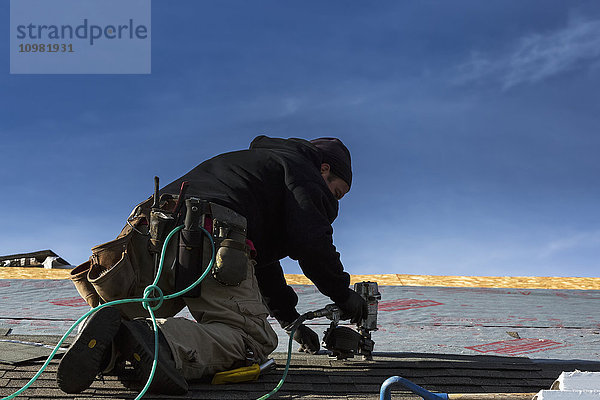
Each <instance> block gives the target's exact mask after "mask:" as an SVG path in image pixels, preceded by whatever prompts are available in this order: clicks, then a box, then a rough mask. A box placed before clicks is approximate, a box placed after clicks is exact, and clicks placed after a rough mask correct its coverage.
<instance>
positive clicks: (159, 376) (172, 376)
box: [115, 323, 188, 394]
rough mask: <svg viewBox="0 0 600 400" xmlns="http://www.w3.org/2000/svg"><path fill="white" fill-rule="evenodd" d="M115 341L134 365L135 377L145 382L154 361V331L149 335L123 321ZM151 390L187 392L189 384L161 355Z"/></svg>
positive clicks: (163, 392) (165, 392) (167, 392)
mask: <svg viewBox="0 0 600 400" xmlns="http://www.w3.org/2000/svg"><path fill="white" fill-rule="evenodd" d="M115 343H116V344H117V347H118V349H119V351H120V352H121V355H122V356H124V357H125V359H126V360H129V361H130V362H131V364H132V365H133V368H134V371H135V378H137V379H138V380H140V381H141V383H142V384H145V382H146V381H147V380H148V377H149V376H150V372H151V371H152V363H153V362H154V333H153V332H151V335H150V336H148V335H147V332H142V331H141V330H140V329H138V327H137V326H136V325H135V324H134V323H123V324H121V328H120V329H119V333H118V334H117V336H116V338H115ZM159 354H160V351H159ZM150 391H151V392H153V393H162V394H186V393H187V391H188V384H187V381H186V380H185V378H184V377H183V376H182V375H181V374H180V373H179V372H178V371H177V370H176V369H175V368H174V366H173V367H169V366H168V365H167V362H165V361H164V360H162V359H161V358H160V356H159V358H158V364H157V365H156V371H155V373H154V378H153V380H152V383H151V385H150Z"/></svg>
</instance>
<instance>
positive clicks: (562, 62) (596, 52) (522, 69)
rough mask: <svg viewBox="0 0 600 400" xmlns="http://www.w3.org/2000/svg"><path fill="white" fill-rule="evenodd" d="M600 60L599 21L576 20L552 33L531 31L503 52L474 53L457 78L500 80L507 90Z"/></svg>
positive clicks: (460, 69) (592, 64)
mask: <svg viewBox="0 0 600 400" xmlns="http://www.w3.org/2000/svg"><path fill="white" fill-rule="evenodd" d="M599 61H600V20H581V19H573V20H571V21H570V22H569V24H568V25H567V26H566V27H565V28H563V29H560V30H557V31H555V32H552V33H549V34H545V35H543V34H539V33H536V34H531V35H527V36H524V37H522V38H520V39H519V40H517V41H516V43H514V44H513V45H512V46H509V50H508V51H506V52H504V53H503V54H491V53H480V52H474V53H472V54H471V58H470V60H469V61H467V62H466V63H464V64H462V65H460V66H459V67H458V75H457V76H456V77H455V79H454V81H455V83H458V84H466V83H471V82H476V81H482V80H492V81H499V82H500V84H501V85H502V87H503V88H504V89H508V88H511V87H514V86H516V85H519V84H523V83H529V84H531V83H536V82H539V81H542V80H544V79H547V78H549V77H552V76H556V75H559V74H561V73H564V72H566V71H569V70H574V69H584V68H592V67H593V66H594V65H597V63H598V62H599Z"/></svg>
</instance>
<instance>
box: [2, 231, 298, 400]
mask: <svg viewBox="0 0 600 400" xmlns="http://www.w3.org/2000/svg"><path fill="white" fill-rule="evenodd" d="M182 228H183V225H180V226H178V227H176V228H175V229H173V230H172V231H171V232H170V233H169V234H168V235H167V238H166V239H165V243H164V244H163V248H162V253H161V255H160V263H159V265H158V271H157V273H156V277H155V278H154V282H152V285H149V286H147V287H146V289H145V290H144V297H142V298H139V299H123V300H114V301H110V302H108V303H104V304H101V305H99V306H97V307H95V308H92V309H91V310H89V311H88V312H86V313H85V314H83V315H82V316H81V317H79V319H78V320H77V321H75V323H74V324H73V325H71V327H70V328H69V329H68V330H67V332H65V334H64V335H63V336H62V338H61V339H60V340H59V341H58V343H57V344H56V347H54V350H52V352H51V353H50V355H49V356H48V359H47V360H46V362H45V363H44V365H42V367H41V368H40V369H39V371H38V372H37V373H36V374H35V375H34V376H33V378H31V379H30V380H29V382H27V383H26V384H25V386H23V387H22V388H21V389H19V390H17V391H16V392H15V393H13V394H11V395H9V396H7V397H3V398H2V399H0V400H12V399H14V398H15V397H17V396H18V395H20V394H21V393H23V392H24V391H25V390H27V388H29V386H31V385H32V384H33V383H34V382H35V381H36V380H37V379H38V378H39V377H40V375H41V374H42V372H44V370H45V369H46V367H48V364H50V361H51V360H52V359H53V358H54V356H55V355H56V353H57V352H58V349H59V348H60V346H61V345H62V344H63V342H64V341H65V339H66V338H67V336H69V335H70V334H71V332H73V330H74V329H75V328H76V327H77V325H79V324H80V323H81V322H83V321H84V320H85V319H86V318H87V317H88V316H90V315H91V314H93V313H95V312H96V311H98V310H101V309H103V308H104V307H109V306H113V305H117V304H125V303H143V304H142V307H144V308H145V309H146V310H148V313H149V314H150V318H152V327H153V330H154V361H153V362H152V370H151V371H150V376H149V377H148V381H147V382H146V385H145V386H144V388H143V389H142V391H141V392H140V393H139V394H138V395H137V397H136V398H135V399H134V400H139V399H141V398H142V397H143V396H144V395H145V394H146V392H147V391H148V389H149V388H150V385H151V384H152V380H153V379H154V374H155V372H156V366H157V365H158V325H157V324H156V318H155V317H154V311H155V310H158V309H159V308H160V306H161V305H162V304H163V301H164V300H169V299H172V298H175V297H178V296H181V295H184V294H185V293H187V292H189V291H190V290H192V289H193V288H194V287H196V286H197V285H198V284H200V282H202V280H203V279H204V278H205V277H206V275H207V274H208V272H209V271H210V270H211V269H212V266H213V264H214V263H215V254H216V252H215V242H214V241H213V239H212V237H211V235H210V233H209V232H208V231H207V230H206V229H204V228H202V227H200V229H202V231H203V232H204V233H205V234H206V235H207V236H208V238H209V239H210V244H211V246H212V258H211V260H210V263H209V264H208V266H207V267H206V270H205V271H204V273H203V274H202V275H201V276H200V278H198V279H197V280H196V281H195V282H194V283H192V284H191V285H190V286H188V287H187V288H185V289H183V290H180V291H179V292H177V293H173V294H169V295H166V296H165V295H163V292H162V290H161V289H160V288H159V287H158V280H159V278H160V274H161V273H162V269H163V263H164V256H165V253H166V248H167V245H168V243H169V241H170V240H171V238H172V237H173V235H175V233H177V232H179V231H180V230H181V229H182ZM154 292H157V293H158V296H157V297H150V295H151V294H152V295H154ZM154 301H158V303H157V304H156V305H154V306H150V304H149V303H150V302H154ZM294 330H295V329H292V331H291V332H290V340H289V344H288V356H287V362H286V365H285V370H284V372H283V376H282V377H281V380H280V381H279V383H278V384H277V386H276V387H275V388H274V389H273V390H272V391H271V392H270V393H267V394H265V395H264V396H262V397H260V398H259V399H257V400H265V399H268V398H269V397H271V396H272V395H274V394H275V393H277V391H279V389H280V388H281V386H282V385H283V383H284V381H285V378H286V377H287V373H288V369H289V367H290V360H291V358H292V338H293V336H294Z"/></svg>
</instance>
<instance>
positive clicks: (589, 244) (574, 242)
mask: <svg viewBox="0 0 600 400" xmlns="http://www.w3.org/2000/svg"><path fill="white" fill-rule="evenodd" d="M599 247H600V231H591V232H579V233H576V234H573V235H570V236H565V237H562V238H560V239H556V240H553V241H551V242H549V243H547V244H546V245H545V246H543V247H542V249H541V250H540V252H539V257H540V258H551V257H553V256H556V255H557V254H559V253H563V252H566V251H569V250H576V249H577V250H581V249H582V248H599Z"/></svg>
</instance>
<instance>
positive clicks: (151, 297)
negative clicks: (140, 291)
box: [142, 284, 165, 311]
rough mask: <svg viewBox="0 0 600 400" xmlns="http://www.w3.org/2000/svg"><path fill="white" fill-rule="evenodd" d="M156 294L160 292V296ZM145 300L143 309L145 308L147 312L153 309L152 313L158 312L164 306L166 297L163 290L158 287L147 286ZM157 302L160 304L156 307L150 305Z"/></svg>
mask: <svg viewBox="0 0 600 400" xmlns="http://www.w3.org/2000/svg"><path fill="white" fill-rule="evenodd" d="M154 292H158V295H155V294H154ZM143 299H144V302H143V303H142V307H144V309H145V310H147V311H150V309H151V310H152V311H156V310H158V309H159V308H160V306H162V304H163V301H164V299H165V297H164V294H163V291H162V290H161V288H159V287H158V285H154V284H153V285H148V286H146V289H144V297H143ZM157 300H158V303H157V304H156V305H154V306H152V305H150V302H152V301H157Z"/></svg>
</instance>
